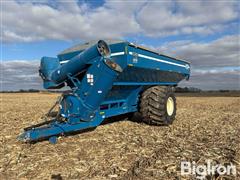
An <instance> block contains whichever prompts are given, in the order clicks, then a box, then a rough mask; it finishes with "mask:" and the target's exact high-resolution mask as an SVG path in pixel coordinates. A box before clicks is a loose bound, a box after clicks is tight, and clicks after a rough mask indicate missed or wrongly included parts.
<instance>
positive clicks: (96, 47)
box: [18, 40, 190, 143]
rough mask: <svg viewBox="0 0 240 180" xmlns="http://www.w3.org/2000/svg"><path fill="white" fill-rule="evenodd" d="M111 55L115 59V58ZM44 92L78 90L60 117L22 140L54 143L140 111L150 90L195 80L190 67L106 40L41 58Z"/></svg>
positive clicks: (62, 106)
mask: <svg viewBox="0 0 240 180" xmlns="http://www.w3.org/2000/svg"><path fill="white" fill-rule="evenodd" d="M110 53H111V57H110ZM39 72H40V76H41V77H42V79H43V82H44V88H46V89H52V88H61V87H63V86H65V85H67V86H69V87H70V88H71V89H72V90H71V92H69V93H64V94H63V96H62V99H61V102H60V103H59V104H60V105H59V106H60V118H59V117H56V118H55V119H52V120H51V121H50V122H46V123H41V124H39V125H35V126H31V127H28V128H26V129H25V131H24V132H23V133H22V134H21V135H20V136H19V137H18V138H19V139H20V140H22V141H27V142H29V141H30V142H31V141H37V140H40V139H49V141H50V142H51V143H56V141H57V136H59V135H65V134H68V133H71V132H75V131H79V130H82V129H86V128H90V127H96V126H98V125H99V124H101V122H102V121H103V120H104V119H105V118H108V117H112V116H117V115H120V114H125V113H129V112H135V111H137V109H138V101H139V94H140V93H141V91H142V90H143V89H144V87H145V86H153V85H168V86H176V85H177V83H178V82H179V81H181V80H182V79H188V78H189V76H190V64H189V63H188V62H185V61H182V60H177V59H175V58H171V57H168V56H165V55H161V54H158V53H156V52H153V51H151V50H147V49H145V48H142V47H138V46H136V45H133V44H131V43H128V42H124V41H118V42H115V43H110V44H109V45H108V44H107V43H106V42H104V41H102V40H100V41H98V42H97V43H96V44H91V46H90V47H88V46H87V45H86V44H85V45H84V49H83V48H82V47H80V48H76V47H74V48H71V49H70V50H67V51H64V52H63V53H61V54H59V55H58V58H50V57H43V58H42V59H41V66H40V70H39Z"/></svg>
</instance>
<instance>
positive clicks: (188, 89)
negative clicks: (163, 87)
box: [175, 87, 202, 93]
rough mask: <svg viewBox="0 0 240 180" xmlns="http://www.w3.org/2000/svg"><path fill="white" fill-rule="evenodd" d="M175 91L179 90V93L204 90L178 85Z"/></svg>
mask: <svg viewBox="0 0 240 180" xmlns="http://www.w3.org/2000/svg"><path fill="white" fill-rule="evenodd" d="M175 92H177V93H188V92H191V93H199V92H202V90H201V89H199V88H195V87H184V88H182V87H176V88H175Z"/></svg>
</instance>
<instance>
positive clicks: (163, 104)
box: [139, 86, 177, 125]
mask: <svg viewBox="0 0 240 180" xmlns="http://www.w3.org/2000/svg"><path fill="white" fill-rule="evenodd" d="M176 110H177V109H176V98H175V95H174V88H173V87H171V86H153V87H150V88H148V89H146V90H145V91H144V92H143V93H142V95H141V98H140V105H139V113H140V115H141V118H142V121H143V122H145V123H147V124H151V125H169V124H172V122H173V121H174V119H175V116H176Z"/></svg>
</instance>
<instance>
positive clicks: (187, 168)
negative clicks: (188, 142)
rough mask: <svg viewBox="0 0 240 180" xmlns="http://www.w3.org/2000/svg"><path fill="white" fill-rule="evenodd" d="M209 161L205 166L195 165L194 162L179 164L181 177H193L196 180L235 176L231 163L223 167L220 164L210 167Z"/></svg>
mask: <svg viewBox="0 0 240 180" xmlns="http://www.w3.org/2000/svg"><path fill="white" fill-rule="evenodd" d="M211 162H212V161H211V160H207V164H200V165H198V164H196V162H195V161H193V162H188V161H182V162H181V175H182V176H184V175H195V176H196V178H197V179H204V178H205V177H206V176H207V175H215V174H218V175H219V176H221V175H229V176H230V175H232V176H236V166H234V165H233V164H232V163H230V165H227V166H224V165H221V164H216V165H212V164H211Z"/></svg>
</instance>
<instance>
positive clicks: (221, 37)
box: [0, 0, 240, 90]
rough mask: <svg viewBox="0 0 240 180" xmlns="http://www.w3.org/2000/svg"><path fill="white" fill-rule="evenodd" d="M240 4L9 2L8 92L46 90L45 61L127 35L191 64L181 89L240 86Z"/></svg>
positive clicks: (4, 12) (5, 23)
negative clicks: (40, 69) (40, 73)
mask: <svg viewBox="0 0 240 180" xmlns="http://www.w3.org/2000/svg"><path fill="white" fill-rule="evenodd" d="M239 20H240V3H239V2H238V1H176V0H174V1H152V2H151V1H124V2H121V1H90V2H88V1H53V0H49V1H48V0H42V1H32V2H31V1H22V0H16V1H10V0H8V1H6V0H2V1H1V42H2V46H1V63H0V70H1V77H0V80H1V82H2V84H1V90H18V89H29V88H36V89H39V88H42V81H41V79H40V78H39V76H38V66H39V59H40V58H41V57H42V56H53V57H54V56H56V54H58V53H59V52H60V51H62V50H64V49H65V48H68V47H70V46H72V45H74V44H78V43H82V42H85V41H89V40H92V39H104V38H114V39H116V38H117V39H124V40H127V41H130V42H133V43H137V44H140V45H144V46H147V47H150V48H152V49H155V50H156V51H159V52H160V53H163V54H164V53H165V54H168V55H172V56H174V57H179V58H182V59H186V60H188V61H190V62H191V67H192V74H191V78H190V81H188V82H183V83H181V86H193V87H197V88H201V89H206V90H209V89H240V75H239V74H240V24H239Z"/></svg>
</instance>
